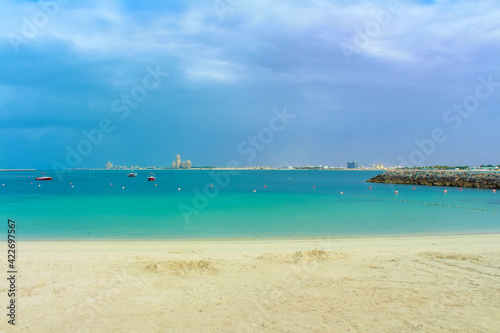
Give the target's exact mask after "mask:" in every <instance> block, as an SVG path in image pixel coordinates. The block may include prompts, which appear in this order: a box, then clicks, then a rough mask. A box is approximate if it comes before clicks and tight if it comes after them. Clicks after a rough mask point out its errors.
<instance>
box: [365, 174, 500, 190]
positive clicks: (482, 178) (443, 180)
mask: <svg viewBox="0 0 500 333" xmlns="http://www.w3.org/2000/svg"><path fill="white" fill-rule="evenodd" d="M367 182H369V183H388V184H408V185H429V186H456V187H469V188H485V189H500V172H499V171H461V170H390V171H387V172H384V173H382V174H380V175H377V176H375V177H373V178H371V179H369V180H367Z"/></svg>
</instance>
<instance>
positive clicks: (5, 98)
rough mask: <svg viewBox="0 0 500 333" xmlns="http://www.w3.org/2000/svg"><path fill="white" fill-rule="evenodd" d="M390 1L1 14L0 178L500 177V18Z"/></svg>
mask: <svg viewBox="0 0 500 333" xmlns="http://www.w3.org/2000/svg"><path fill="white" fill-rule="evenodd" d="M393 2H394V1H327V0H310V1H307V0H303V1H273V2H272V3H271V2H270V1H260V0H239V1H227V0H220V1H218V0H217V1H206V2H201V1H147V2H146V1H144V2H137V1H115V0H110V1H92V0H91V1H85V2H80V1H67V0H64V1H59V2H57V1H52V2H49V4H50V5H47V6H48V7H47V6H46V7H45V8H44V7H43V6H42V5H41V4H40V3H38V2H34V1H15V2H12V1H3V0H2V1H1V6H2V12H1V13H0V22H1V23H0V66H1V67H0V168H39V169H43V168H46V169H50V168H52V167H53V166H54V165H59V166H61V165H62V166H73V167H102V166H104V163H106V162H107V161H108V160H111V162H112V163H114V164H117V165H141V166H147V165H154V166H168V165H170V163H171V162H172V160H173V159H174V158H175V155H176V154H181V156H182V157H183V158H184V159H186V158H189V159H191V160H192V161H193V165H214V166H224V165H226V164H227V162H228V161H230V160H236V161H238V162H239V164H240V165H242V166H245V165H272V166H280V165H284V164H290V165H318V164H323V165H334V166H345V164H346V162H347V161H348V160H356V161H358V162H359V163H360V164H364V165H369V164H372V163H377V164H378V163H383V164H386V165H400V164H424V165H429V164H469V165H478V164H481V163H495V164H498V163H500V160H499V152H500V149H499V148H498V138H497V136H498V124H499V123H500V112H499V111H500V110H499V105H500V61H499V54H500V4H498V3H497V2H495V1H484V2H473V1H396V3H395V4H393ZM151 72H156V73H157V78H158V80H157V81H153V78H152V77H151ZM158 73H160V74H159V77H158ZM148 75H149V76H148ZM144 80H146V82H147V84H146V85H148V86H149V87H150V89H146V88H144ZM485 82H486V83H485ZM488 82H489V83H488ZM153 86H154V88H153ZM132 94H135V97H130V96H131V95H132ZM127 95H129V101H130V103H133V104H131V105H134V107H128V111H127V112H128V113H127V115H126V116H124V115H125V113H124V112H119V111H117V107H119V106H121V107H124V106H126V104H125V102H123V101H122V98H123V96H125V98H126V96H127ZM477 96H479V97H477ZM130 98H132V100H130ZM133 98H136V99H135V100H134V99H133ZM114 102H115V104H113V103H114ZM463 103H466V104H467V108H468V109H467V110H469V111H467V110H465V111H461V112H462V113H460V112H459V111H458V110H459V109H454V105H460V104H463ZM113 105H114V106H113ZM285 109H286V112H287V113H288V114H292V115H293V116H294V118H293V119H291V120H290V122H289V123H288V124H286V126H285V128H284V129H283V130H280V131H279V132H273V134H272V139H269V137H265V134H266V133H267V134H269V126H270V121H271V120H272V119H273V117H275V113H274V112H276V110H278V111H279V112H284V111H283V110H285ZM122 110H123V109H122ZM273 110H275V111H274V112H273ZM462 110H463V108H462ZM115 111H116V112H115ZM103 121H104V122H108V123H106V124H107V125H108V128H107V130H108V131H107V133H104V132H96V131H101V129H100V128H99V126H100V124H101V123H102V122H103ZM110 128H111V129H110ZM94 129H96V130H95V131H94ZM84 131H86V132H87V133H93V134H94V135H95V136H94V143H92V142H90V141H91V140H90V139H88V138H87V137H86V136H85V134H84ZM436 131H437V132H436ZM100 133H101V134H102V135H101V134H100ZM433 133H434V136H433ZM259 134H260V135H261V137H260V138H259ZM249 137H255V138H257V139H258V140H261V139H262V138H264V137H265V138H266V140H265V142H261V141H260V142H259V149H257V148H251V149H255V152H256V154H255V158H252V159H249V154H243V153H242V150H243V149H241V148H242V147H245V148H246V149H250V148H249V147H252V145H251V143H250V140H249ZM443 138H444V139H443ZM242 145H243V146H242ZM238 147H240V149H238ZM262 147H263V148H262ZM69 151H73V152H74V154H75V153H76V154H78V155H79V157H78V158H73V160H71V158H70V159H69V160H68V154H70V153H68V152H69ZM68 161H70V162H71V161H72V163H73V165H69V164H71V163H68Z"/></svg>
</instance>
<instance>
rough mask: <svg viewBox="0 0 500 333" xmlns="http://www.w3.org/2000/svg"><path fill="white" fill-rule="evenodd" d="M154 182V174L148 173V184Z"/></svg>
mask: <svg viewBox="0 0 500 333" xmlns="http://www.w3.org/2000/svg"><path fill="white" fill-rule="evenodd" d="M155 180H156V177H155V174H154V173H152V172H151V173H149V176H148V181H150V182H154V181H155Z"/></svg>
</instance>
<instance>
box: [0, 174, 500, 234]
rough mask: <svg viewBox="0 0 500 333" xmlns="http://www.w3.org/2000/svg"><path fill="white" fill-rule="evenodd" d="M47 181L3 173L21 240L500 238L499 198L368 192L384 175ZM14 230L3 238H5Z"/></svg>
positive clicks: (4, 197)
mask: <svg viewBox="0 0 500 333" xmlns="http://www.w3.org/2000/svg"><path fill="white" fill-rule="evenodd" d="M47 173H48V174H49V175H52V176H54V180H52V181H35V180H34V177H36V176H37V175H38V174H39V173H34V172H0V183H1V184H3V186H0V217H1V218H2V219H3V220H5V222H7V219H8V218H11V219H14V220H15V221H16V223H17V232H18V234H17V235H18V238H20V239H24V240H37V239H50V240H65V239H158V238H161V239H177V238H265V237H337V236H374V235H414V234H461V233H489V232H499V231H500V213H498V212H494V211H495V210H497V211H498V210H500V197H499V195H500V193H493V192H492V191H491V190H483V189H463V190H462V191H460V190H459V189H458V188H450V187H448V188H445V187H432V186H429V187H427V186H413V185H392V184H371V183H366V182H365V181H366V180H367V179H369V178H371V177H373V176H374V175H376V174H377V173H378V172H376V171H302V170H290V171H282V170H280V171H268V170H263V171H252V170H248V171H240V172H239V173H238V174H232V175H229V174H228V172H227V171H220V170H217V171H204V170H161V171H155V173H156V181H155V182H148V181H147V175H148V171H137V173H138V177H137V178H128V177H127V173H128V171H72V172H67V173H64V174H62V175H61V179H59V178H58V177H57V176H56V175H55V174H50V172H47ZM216 175H218V177H217V176H216ZM111 184H113V185H111ZM39 185H40V186H39ZM370 187H372V188H371V189H370ZM413 187H415V190H413ZM179 189H180V190H179ZM444 190H447V191H448V193H444ZM254 191H255V192H254ZM395 191H398V192H399V193H398V194H396V193H395ZM340 192H343V193H344V194H340ZM405 200H406V202H405ZM417 201H418V203H417ZM424 202H425V204H424ZM448 205H450V206H451V207H448ZM456 206H458V207H459V208H456ZM464 207H468V208H467V209H465V208H464ZM474 209H476V210H474ZM6 229H7V227H5V228H2V229H1V230H0V232H1V233H2V234H3V235H5V233H6Z"/></svg>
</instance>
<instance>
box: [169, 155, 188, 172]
mask: <svg viewBox="0 0 500 333" xmlns="http://www.w3.org/2000/svg"><path fill="white" fill-rule="evenodd" d="M171 169H191V161H190V160H187V161H182V160H181V155H177V156H176V158H175V161H173V162H172V166H171Z"/></svg>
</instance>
